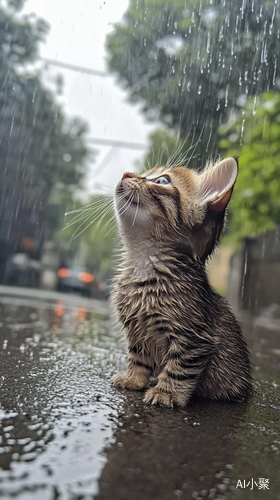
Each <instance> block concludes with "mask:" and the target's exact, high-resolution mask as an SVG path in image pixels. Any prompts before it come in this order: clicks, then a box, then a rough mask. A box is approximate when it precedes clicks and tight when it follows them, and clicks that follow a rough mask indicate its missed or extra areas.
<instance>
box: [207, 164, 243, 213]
mask: <svg viewBox="0 0 280 500" xmlns="http://www.w3.org/2000/svg"><path fill="white" fill-rule="evenodd" d="M237 172H238V162H237V159H236V158H233V157H232V158H226V159H225V160H222V161H221V162H219V163H216V165H213V167H209V168H208V169H206V170H205V171H204V172H202V173H201V174H200V176H199V181H198V182H199V187H198V201H199V203H200V204H205V203H208V205H209V208H210V209H211V210H214V211H215V212H222V211H223V210H225V208H226V206H227V204H228V202H229V200H230V197H231V194H232V191H233V186H234V184H235V181H236V177H237Z"/></svg>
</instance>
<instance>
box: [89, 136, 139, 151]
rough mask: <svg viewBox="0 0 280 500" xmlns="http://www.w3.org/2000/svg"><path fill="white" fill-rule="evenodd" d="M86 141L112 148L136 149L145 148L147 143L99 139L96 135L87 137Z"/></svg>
mask: <svg viewBox="0 0 280 500" xmlns="http://www.w3.org/2000/svg"><path fill="white" fill-rule="evenodd" d="M87 142H90V143H92V144H99V145H100V146H112V147H113V148H123V149H137V150H141V151H143V150H145V149H147V145H146V144H142V143H141V142H127V141H114V140H112V139H99V138H98V137H89V138H88V139H87Z"/></svg>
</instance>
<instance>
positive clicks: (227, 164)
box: [112, 158, 251, 406]
mask: <svg viewBox="0 0 280 500" xmlns="http://www.w3.org/2000/svg"><path fill="white" fill-rule="evenodd" d="M237 170H238V165H237V160H236V159H235V158H228V159H226V160H223V161H221V162H219V163H216V164H215V165H209V166H208V167H207V168H206V169H205V170H204V172H202V173H200V174H198V173H197V172H195V171H192V170H189V169H187V168H186V167H175V168H171V167H169V168H167V167H155V168H153V169H152V170H150V171H148V172H145V173H143V174H142V175H137V174H134V173H130V172H127V173H125V174H124V175H123V177H122V179H121V181H120V182H119V183H118V185H117V187H116V194H115V206H116V212H117V215H118V219H119V223H120V230H121V234H122V238H123V243H124V255H123V263H122V265H121V266H120V269H119V273H118V275H117V276H116V278H115V281H114V286H113V293H112V299H113V303H114V305H115V308H116V310H117V312H118V316H119V320H120V323H121V325H122V328H123V331H124V332H125V335H126V338H127V341H128V350H129V353H128V360H127V369H126V372H125V374H124V375H115V376H114V377H113V378H112V384H113V385H114V386H116V387H120V388H127V389H131V390H143V389H146V388H147V391H146V393H145V397H144V400H145V402H147V403H152V404H162V405H165V406H174V405H178V406H185V405H186V404H187V403H188V401H189V399H190V397H191V395H192V394H193V393H197V394H199V395H201V396H204V397H207V398H211V399H224V400H228V399H238V398H243V397H246V396H248V395H249V394H250V391H251V368H250V361H249V354H248V350H247V347H246V343H245V340H244V338H243V335H242V332H241V329H240V327H239V325H238V323H237V321H236V319H235V317H234V316H233V314H232V313H231V311H230V310H229V307H228V305H227V303H226V301H225V300H224V299H223V298H222V297H220V296H219V295H218V294H217V293H216V292H215V291H214V290H213V289H212V288H211V287H210V285H209V283H208V280H207V276H206V271H205V261H206V260H207V258H208V257H209V256H210V255H211V253H212V252H213V250H214V248H215V247H216V245H217V243H218V242H219V239H220V236H221V234H222V231H223V227H224V221H225V212H226V207H227V204H228V202H229V200H230V197H231V194H232V191H233V187H234V183H235V180H236V176H237Z"/></svg>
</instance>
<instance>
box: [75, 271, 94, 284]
mask: <svg viewBox="0 0 280 500" xmlns="http://www.w3.org/2000/svg"><path fill="white" fill-rule="evenodd" d="M78 279H79V280H80V281H82V282H83V283H92V282H93V281H94V276H93V274H91V273H79V274H78Z"/></svg>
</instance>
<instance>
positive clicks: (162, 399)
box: [144, 387, 186, 408]
mask: <svg viewBox="0 0 280 500" xmlns="http://www.w3.org/2000/svg"><path fill="white" fill-rule="evenodd" d="M144 402H145V403H151V404H152V405H157V404H161V405H163V406H169V407H170V408H173V406H185V405H186V398H184V397H182V396H179V395H178V394H174V393H173V394H172V393H166V392H161V391H160V389H159V388H158V387H152V388H151V389H149V390H148V391H147V392H146V394H145V397H144Z"/></svg>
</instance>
